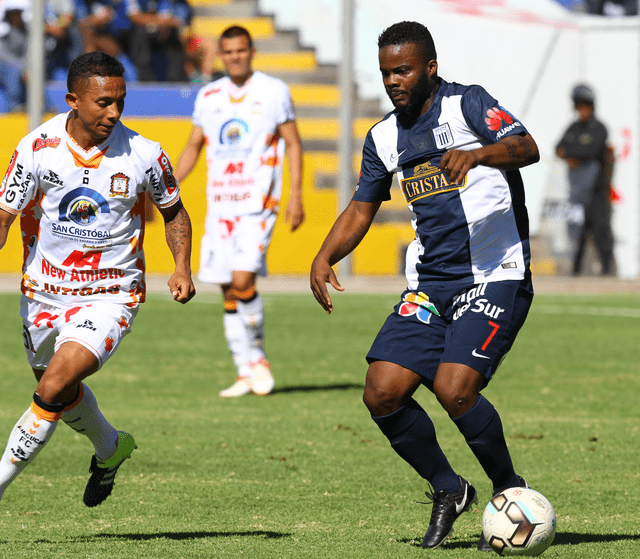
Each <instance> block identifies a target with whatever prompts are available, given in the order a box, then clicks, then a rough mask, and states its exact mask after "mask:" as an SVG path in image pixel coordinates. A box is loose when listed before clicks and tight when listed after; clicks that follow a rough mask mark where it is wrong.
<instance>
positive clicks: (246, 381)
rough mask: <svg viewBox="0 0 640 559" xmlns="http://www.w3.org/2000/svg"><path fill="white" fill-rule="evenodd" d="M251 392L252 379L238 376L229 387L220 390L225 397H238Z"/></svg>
mask: <svg viewBox="0 0 640 559" xmlns="http://www.w3.org/2000/svg"><path fill="white" fill-rule="evenodd" d="M249 392H251V379H250V378H249V377H238V378H237V379H236V381H235V382H234V383H233V384H232V385H231V386H230V387H229V388H225V389H224V390H222V391H221V392H220V396H222V397H223V398H238V397H239V396H244V395H245V394H249Z"/></svg>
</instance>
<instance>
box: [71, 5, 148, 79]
mask: <svg viewBox="0 0 640 559" xmlns="http://www.w3.org/2000/svg"><path fill="white" fill-rule="evenodd" d="M76 1H78V0H76ZM76 9H77V10H78V8H76ZM78 11H79V10H78ZM141 11H142V8H141V7H140V4H139V3H138V1H137V0H122V1H120V0H87V8H86V11H85V13H84V14H83V16H82V17H81V18H79V21H78V25H79V27H80V31H81V33H82V40H83V42H84V51H85V52H94V51H102V52H106V53H107V54H109V55H111V56H113V57H114V58H116V59H117V60H119V61H120V63H121V64H122V65H123V66H124V69H125V73H124V78H125V80H126V81H128V82H130V81H136V80H137V79H138V71H137V68H136V65H135V64H134V63H133V62H132V58H131V57H130V54H131V52H132V49H131V41H132V37H133V32H134V24H133V21H132V20H131V19H130V17H131V16H135V15H136V14H139V13H140V12H141Z"/></svg>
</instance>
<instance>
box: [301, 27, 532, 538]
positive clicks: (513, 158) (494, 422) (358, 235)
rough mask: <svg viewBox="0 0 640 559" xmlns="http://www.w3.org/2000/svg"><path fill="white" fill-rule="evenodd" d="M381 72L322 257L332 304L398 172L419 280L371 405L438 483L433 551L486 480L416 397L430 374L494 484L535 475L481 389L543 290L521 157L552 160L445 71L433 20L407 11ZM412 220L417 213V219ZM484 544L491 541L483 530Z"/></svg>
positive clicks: (376, 359) (412, 460)
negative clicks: (377, 109)
mask: <svg viewBox="0 0 640 559" xmlns="http://www.w3.org/2000/svg"><path fill="white" fill-rule="evenodd" d="M378 49H379V50H378V58H379V63H380V71H381V74H382V82H383V84H384V87H385V90H386V92H387V94H388V95H389V98H390V99H391V101H392V103H393V105H394V107H395V110H394V111H392V112H390V113H389V114H387V115H386V116H385V117H384V118H383V119H382V120H381V121H380V122H379V123H377V124H376V125H375V126H373V128H372V129H371V130H370V131H369V133H368V135H367V138H366V140H365V143H364V148H363V152H362V166H361V173H360V178H359V180H358V185H357V186H356V190H355V193H354V195H353V198H352V200H351V202H350V203H349V205H348V206H347V208H346V209H345V211H344V212H343V213H342V214H341V215H340V216H339V217H338V219H337V221H336V223H335V224H334V226H333V227H332V229H331V231H330V232H329V235H328V236H327V238H326V239H325V241H324V243H323V245H322V248H321V249H320V251H319V253H318V255H317V256H316V258H315V259H314V261H313V264H312V267H311V274H310V276H311V278H310V280H311V289H312V291H313V294H314V296H315V298H316V300H317V301H318V303H320V305H321V306H322V307H323V308H324V309H325V310H326V311H327V312H329V313H330V312H331V311H332V310H333V304H332V301H331V298H330V297H329V293H328V290H327V285H326V284H327V283H330V284H331V285H332V286H333V287H334V288H335V289H337V290H339V291H342V290H343V288H342V287H341V286H340V284H339V283H338V280H337V278H336V275H335V273H334V271H333V269H332V266H333V265H334V264H336V263H337V262H338V261H340V260H341V259H342V258H343V257H344V256H346V255H347V254H349V253H350V252H351V251H352V250H353V249H355V247H356V246H357V245H358V244H359V243H360V241H361V240H362V239H363V238H364V236H365V234H366V232H367V231H368V229H369V227H370V225H371V223H372V222H373V219H374V217H375V215H376V212H377V211H378V209H379V208H380V205H381V203H382V202H383V201H385V200H389V199H390V197H391V196H390V188H391V184H392V177H393V175H394V174H395V175H396V176H397V178H398V183H399V186H400V188H401V190H402V194H403V196H404V197H405V200H406V202H407V206H408V208H409V210H410V212H411V213H410V215H411V221H412V225H413V227H414V229H415V238H414V240H413V241H412V243H411V244H410V245H409V248H408V249H407V258H406V262H407V264H406V276H407V282H408V287H407V289H406V291H404V293H403V294H402V295H401V296H400V302H399V303H398V304H397V305H396V307H395V310H394V312H393V313H392V314H391V315H389V317H388V318H387V320H386V322H385V324H384V325H383V326H382V328H381V330H380V332H379V333H378V336H377V337H376V339H375V340H374V342H373V345H372V347H371V350H370V351H369V353H368V355H367V362H368V363H369V369H368V371H367V377H366V385H365V390H364V398H363V399H364V403H365V405H366V406H367V408H368V410H369V412H370V414H371V417H372V419H373V421H374V422H375V423H376V424H377V425H378V427H379V428H380V430H381V431H382V433H383V434H384V435H385V436H386V437H387V438H388V440H389V442H390V443H391V447H392V448H393V449H394V451H395V452H396V453H397V454H398V455H399V456H400V457H401V458H402V459H404V460H405V461H406V462H407V463H408V464H410V465H411V466H412V467H413V468H414V469H415V471H416V472H417V473H418V475H420V476H421V477H422V478H424V479H425V480H427V481H428V482H429V483H430V484H431V486H432V487H433V492H432V493H428V494H427V495H428V497H430V498H431V500H432V501H433V508H432V511H431V519H430V521H429V528H428V530H427V531H426V534H425V535H424V538H423V540H422V546H423V547H425V548H435V547H438V546H439V545H440V544H441V543H442V542H443V541H444V540H445V538H446V537H447V536H448V535H449V533H450V532H451V529H452V526H453V523H454V522H455V520H456V519H457V518H458V517H459V516H460V515H461V514H462V513H463V512H464V511H466V510H469V509H470V508H471V506H472V504H473V503H474V502H477V491H476V489H475V488H474V487H473V485H472V484H471V483H469V482H468V481H467V480H466V479H464V478H463V477H462V476H460V475H459V474H458V473H457V472H456V471H455V470H454V469H453V467H452V466H451V465H450V463H449V461H448V459H447V457H446V456H445V454H444V452H443V451H442V449H441V447H440V445H439V444H438V440H437V437H436V432H435V428H434V425H433V422H432V421H431V419H430V418H429V415H428V414H427V412H426V411H425V410H424V409H423V408H422V407H421V406H420V405H419V404H418V402H417V401H416V400H415V399H414V398H413V395H414V393H415V392H416V390H418V388H420V386H421V385H424V386H426V387H427V388H428V389H429V390H431V391H432V392H433V393H434V394H435V396H436V398H437V400H438V402H439V404H440V405H441V406H442V407H443V408H444V409H445V410H446V412H447V413H448V414H449V417H450V418H451V419H452V421H453V423H454V424H455V426H456V427H457V429H458V430H459V431H460V433H461V434H462V436H463V437H464V439H465V441H466V442H467V444H468V445H469V447H470V449H471V450H472V452H473V453H474V455H475V456H476V458H477V459H478V462H479V463H480V465H481V466H482V468H483V469H484V471H485V473H486V474H487V476H488V477H489V478H490V479H491V481H492V484H493V491H494V493H498V492H500V491H502V490H504V489H507V488H509V487H522V486H526V482H525V481H524V480H523V479H522V478H521V477H520V476H518V475H517V474H516V472H515V469H514V465H513V463H512V461H511V456H510V453H509V450H508V448H507V444H506V442H505V437H504V432H503V428H502V423H501V420H500V415H499V414H498V412H497V410H496V409H495V408H494V407H493V405H492V404H491V403H490V402H489V400H487V399H486V398H485V397H484V396H483V395H481V394H480V391H481V390H482V389H483V388H484V387H486V386H487V384H488V383H489V381H490V380H491V378H492V377H493V375H494V373H495V372H496V369H497V368H498V366H499V365H500V363H501V362H502V359H503V358H504V356H505V355H506V353H507V352H508V351H509V349H510V348H511V346H512V344H513V342H514V341H515V338H516V336H517V334H518V331H519V330H520V328H521V326H522V325H523V323H524V321H525V319H526V316H527V313H528V311H529V307H530V305H531V301H532V299H533V287H532V283H531V272H530V269H529V263H530V257H531V255H530V248H529V227H528V217H527V209H526V207H525V204H524V185H523V183H522V177H521V176H520V172H519V170H518V169H519V168H521V167H524V166H526V165H530V164H532V163H535V162H537V161H538V160H539V157H540V156H539V152H538V147H537V145H536V143H535V141H534V140H533V138H532V137H531V135H530V134H529V132H528V131H527V129H526V128H525V127H524V125H523V124H522V123H521V122H520V121H519V120H518V119H517V118H516V117H515V116H514V115H512V114H511V113H510V112H509V111H507V110H506V109H505V108H504V107H502V106H501V105H500V104H499V103H498V101H497V100H496V99H495V98H493V97H492V96H491V95H489V93H487V91H485V89H483V88H482V87H480V86H477V85H476V86H465V85H460V84H457V83H450V82H447V81H445V80H444V79H442V78H440V77H439V76H438V62H437V60H436V50H435V46H434V43H433V39H432V37H431V34H430V33H429V30H428V29H427V28H426V27H425V26H423V25H421V24H420V23H417V22H409V21H404V22H401V23H396V24H394V25H392V26H391V27H389V28H388V29H386V30H385V31H384V32H383V33H382V34H381V35H380V37H379V38H378ZM407 217H409V215H408V216H407ZM478 547H479V549H482V550H490V549H491V548H490V547H489V546H488V544H487V542H486V540H484V538H481V539H480V542H479V544H478Z"/></svg>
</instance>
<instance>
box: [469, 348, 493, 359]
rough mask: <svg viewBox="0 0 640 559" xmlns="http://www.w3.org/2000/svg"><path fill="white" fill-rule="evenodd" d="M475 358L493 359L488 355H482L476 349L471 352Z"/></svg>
mask: <svg viewBox="0 0 640 559" xmlns="http://www.w3.org/2000/svg"><path fill="white" fill-rule="evenodd" d="M471 355H473V356H474V357H481V358H482V359H491V357H489V356H488V355H480V354H479V353H478V352H477V351H476V350H475V349H474V350H473V351H472V352H471Z"/></svg>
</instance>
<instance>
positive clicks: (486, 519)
mask: <svg viewBox="0 0 640 559" xmlns="http://www.w3.org/2000/svg"><path fill="white" fill-rule="evenodd" d="M482 533H483V534H484V537H485V539H486V540H487V543H488V544H489V545H490V546H491V547H492V548H493V549H494V551H496V553H498V554H499V555H529V556H531V555H540V554H541V553H542V552H543V551H544V550H545V549H547V548H548V547H549V546H550V545H551V542H552V541H553V538H554V536H555V535H556V512H555V510H553V506H552V505H551V503H550V502H549V499H547V498H546V497H545V496H544V495H542V493H538V492H537V491H534V490H533V489H529V488H524V487H511V488H509V489H506V490H504V491H503V492H502V493H498V494H497V495H496V496H495V497H493V499H491V501H489V504H488V505H487V507H486V508H485V509H484V514H483V515H482Z"/></svg>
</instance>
